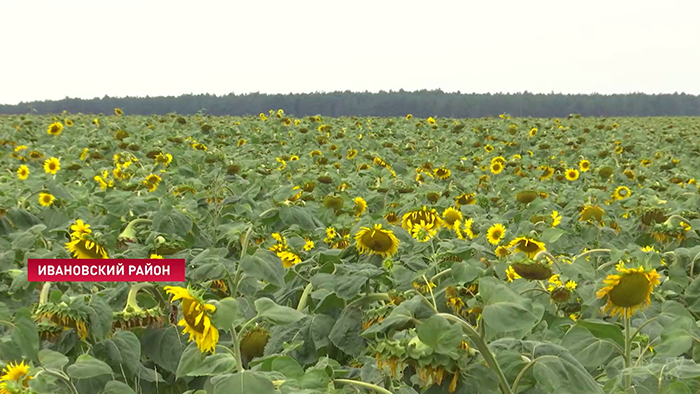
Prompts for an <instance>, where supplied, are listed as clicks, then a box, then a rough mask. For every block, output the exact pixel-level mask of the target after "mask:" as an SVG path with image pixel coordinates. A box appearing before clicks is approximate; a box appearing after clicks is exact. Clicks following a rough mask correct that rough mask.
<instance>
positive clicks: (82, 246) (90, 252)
mask: <svg viewBox="0 0 700 394" xmlns="http://www.w3.org/2000/svg"><path fill="white" fill-rule="evenodd" d="M66 249H67V250H68V251H69V252H70V253H71V255H73V258H76V259H108V258H109V256H108V255H107V250H106V249H105V247H104V246H102V245H100V244H98V243H97V242H95V241H94V240H92V239H90V237H89V235H87V234H82V235H81V236H80V238H74V239H73V240H72V241H70V242H68V243H66Z"/></svg>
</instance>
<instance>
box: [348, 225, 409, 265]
mask: <svg viewBox="0 0 700 394" xmlns="http://www.w3.org/2000/svg"><path fill="white" fill-rule="evenodd" d="M355 241H356V242H357V249H358V250H359V252H360V253H361V254H369V255H375V254H376V255H380V256H382V257H385V258H386V257H390V256H392V255H394V254H396V252H398V246H399V240H398V239H397V238H396V236H395V235H394V232H393V231H391V230H387V229H383V228H382V225H381V224H375V225H374V228H369V227H362V229H361V230H360V231H358V232H357V234H355Z"/></svg>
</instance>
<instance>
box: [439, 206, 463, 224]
mask: <svg viewBox="0 0 700 394" xmlns="http://www.w3.org/2000/svg"><path fill="white" fill-rule="evenodd" d="M442 218H443V220H444V221H445V224H447V225H448V226H449V227H452V226H454V224H455V222H456V221H458V220H462V219H463V218H464V217H463V216H462V212H461V211H460V210H458V209H454V208H452V207H449V208H447V209H445V210H444V211H443V212H442Z"/></svg>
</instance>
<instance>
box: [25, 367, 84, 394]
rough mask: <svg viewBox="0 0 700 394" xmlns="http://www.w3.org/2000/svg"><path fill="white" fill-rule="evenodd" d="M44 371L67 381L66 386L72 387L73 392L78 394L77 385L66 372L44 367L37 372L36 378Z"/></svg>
mask: <svg viewBox="0 0 700 394" xmlns="http://www.w3.org/2000/svg"><path fill="white" fill-rule="evenodd" d="M42 373H47V374H49V375H51V376H55V377H57V378H59V379H61V381H62V382H63V383H65V384H66V386H68V388H69V389H70V391H71V393H73V394H78V389H77V388H76V387H75V385H74V384H73V382H71V381H70V378H69V377H68V376H66V375H65V374H64V373H62V372H59V371H54V370H52V369H46V368H44V369H42V370H41V371H39V372H37V374H36V375H34V379H36V378H37V377H38V376H39V375H41V374H42Z"/></svg>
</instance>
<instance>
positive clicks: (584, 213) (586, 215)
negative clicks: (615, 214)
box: [578, 205, 605, 223]
mask: <svg viewBox="0 0 700 394" xmlns="http://www.w3.org/2000/svg"><path fill="white" fill-rule="evenodd" d="M603 215H605V211H604V210H603V209H602V208H601V207H599V206H597V205H586V206H585V207H583V209H582V210H581V212H580V213H579V219H578V220H579V221H581V222H587V221H590V220H591V219H592V220H595V221H596V222H598V223H600V222H601V221H602V220H603Z"/></svg>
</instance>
